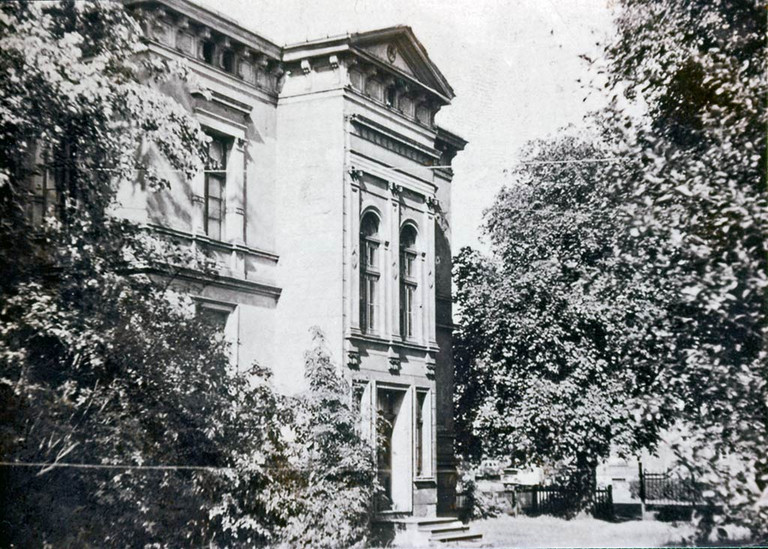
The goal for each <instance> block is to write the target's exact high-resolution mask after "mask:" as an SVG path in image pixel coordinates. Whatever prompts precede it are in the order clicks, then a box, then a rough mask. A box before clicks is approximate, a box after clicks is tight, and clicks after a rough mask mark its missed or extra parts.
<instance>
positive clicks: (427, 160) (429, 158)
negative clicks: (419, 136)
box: [352, 119, 440, 165]
mask: <svg viewBox="0 0 768 549" xmlns="http://www.w3.org/2000/svg"><path fill="white" fill-rule="evenodd" d="M352 122H354V123H355V128H356V130H357V135H358V136H360V137H361V138H363V139H365V140H366V141H370V142H371V143H375V144H377V145H379V146H381V147H384V148H385V149H387V150H390V151H392V152H394V153H396V154H399V155H400V156H404V157H405V158H408V159H410V160H413V161H415V162H418V163H419V164H422V165H430V164H434V162H435V161H436V160H438V159H439V158H440V156H439V154H437V153H436V152H435V153H432V152H431V151H430V152H429V153H428V152H426V150H424V149H422V148H420V147H418V146H417V145H415V144H414V145H411V144H409V143H408V142H407V141H405V140H404V139H396V138H394V137H392V136H390V135H388V134H386V133H384V132H381V131H377V129H376V128H375V127H373V126H372V125H371V124H366V123H364V122H362V121H361V120H360V119H353V120H352Z"/></svg>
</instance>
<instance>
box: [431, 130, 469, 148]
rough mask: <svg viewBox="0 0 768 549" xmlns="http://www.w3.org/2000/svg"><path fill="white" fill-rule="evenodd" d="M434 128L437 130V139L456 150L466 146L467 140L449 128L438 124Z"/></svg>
mask: <svg viewBox="0 0 768 549" xmlns="http://www.w3.org/2000/svg"><path fill="white" fill-rule="evenodd" d="M435 129H436V130H437V139H438V140H439V141H445V142H446V143H448V144H449V145H451V146H452V147H453V148H455V149H456V150H457V151H462V150H464V147H466V146H467V143H469V141H467V140H466V139H464V138H463V137H461V136H460V135H458V134H456V133H453V132H452V131H450V130H446V129H445V128H442V127H440V126H437V127H436V128H435Z"/></svg>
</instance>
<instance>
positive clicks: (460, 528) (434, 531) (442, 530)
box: [429, 524, 469, 536]
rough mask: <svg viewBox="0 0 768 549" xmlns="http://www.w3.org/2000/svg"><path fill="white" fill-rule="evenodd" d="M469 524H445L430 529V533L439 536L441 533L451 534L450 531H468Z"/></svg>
mask: <svg viewBox="0 0 768 549" xmlns="http://www.w3.org/2000/svg"><path fill="white" fill-rule="evenodd" d="M468 531H469V526H465V525H463V524H459V525H458V526H445V527H441V528H433V529H431V530H429V533H431V534H432V535H433V536H437V535H440V534H450V533H458V534H460V533H462V532H468Z"/></svg>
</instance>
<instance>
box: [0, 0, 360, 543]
mask: <svg viewBox="0 0 768 549" xmlns="http://www.w3.org/2000/svg"><path fill="white" fill-rule="evenodd" d="M187 78H188V75H187V73H186V70H185V69H184V68H183V67H181V66H178V67H177V66H171V65H169V64H168V63H164V62H161V61H158V60H157V59H154V58H152V57H149V56H148V55H145V48H144V46H143V45H142V42H141V32H140V29H139V27H138V25H137V24H136V22H135V21H134V20H133V19H131V18H130V17H129V16H128V15H127V14H126V13H125V11H124V10H123V8H122V4H121V3H119V2H115V3H112V2H95V1H94V2H66V1H62V2H45V3H43V2H5V3H3V4H2V5H0V402H2V407H1V408H2V409H1V410H0V418H1V420H0V461H4V462H12V463H16V464H40V463H42V464H53V465H49V466H45V467H42V466H37V465H35V466H33V467H23V466H22V465H14V466H2V467H0V508H2V509H3V520H2V521H1V522H0V545H4V546H5V545H11V546H15V545H21V546H42V545H46V544H50V545H52V546H57V547H59V546H61V547H67V546H81V545H87V544H94V543H95V544H97V545H99V546H127V545H130V546H134V545H142V546H143V545H154V546H190V545H198V544H200V545H202V544H208V543H211V544H218V545H221V546H240V545H246V546H254V545H264V544H273V543H280V542H281V540H283V539H285V537H286V535H287V534H286V531H287V530H286V528H287V527H289V524H290V525H295V524H296V523H295V519H292V518H291V517H294V516H295V515H296V514H297V513H299V512H301V513H308V512H309V511H308V506H310V505H312V502H309V501H304V500H302V499H301V498H303V497H309V496H310V495H312V493H314V492H313V490H320V489H322V490H325V491H326V492H328V493H334V494H335V492H334V487H335V486H336V485H340V486H342V487H343V489H341V490H340V491H339V494H344V495H345V496H349V498H350V499H349V501H341V500H340V499H339V497H340V496H338V495H334V501H333V503H334V505H337V506H336V507H328V508H325V509H320V508H319V507H317V508H313V510H312V512H313V513H316V514H315V515H311V516H313V517H315V518H318V517H320V515H321V514H322V513H324V514H323V515H322V517H321V518H322V520H324V521H325V522H324V523H323V524H325V525H326V532H328V531H329V527H328V526H327V525H328V524H330V521H331V519H333V520H336V521H339V522H338V523H337V524H335V526H336V527H337V528H338V529H339V531H340V533H339V534H338V535H339V536H340V537H337V538H333V539H335V540H347V539H358V538H359V537H360V536H361V533H360V529H359V527H358V526H357V525H358V524H364V522H360V520H359V519H360V514H359V511H360V510H361V509H362V508H363V507H364V503H363V501H364V499H365V497H366V494H367V492H366V490H368V488H359V487H356V486H355V483H356V482H360V483H364V482H365V483H367V481H368V476H366V475H370V471H369V470H368V469H366V470H365V473H364V474H363V473H359V474H357V473H344V472H343V471H342V470H343V469H344V467H345V466H346V465H349V466H350V467H353V466H352V464H351V462H352V461H354V459H353V457H354V456H356V455H358V454H360V455H361V452H362V449H361V448H362V447H361V446H360V445H359V444H358V442H357V441H356V439H354V437H353V436H352V434H351V433H352V431H351V429H352V425H351V423H350V421H351V419H350V415H349V411H348V410H347V411H346V412H344V411H343V409H342V408H343V407H342V405H341V400H339V399H341V396H340V395H338V394H336V393H334V391H337V390H343V389H344V387H343V386H342V385H341V384H340V383H341V382H337V381H333V383H331V381H332V380H331V378H329V377H328V376H327V375H326V373H327V372H325V370H323V368H322V367H320V366H318V367H317V368H315V369H314V370H312V372H313V373H311V374H310V381H311V382H312V384H313V392H312V393H311V394H312V395H315V396H316V397H317V400H313V399H310V401H309V404H307V406H306V407H304V408H302V406H301V405H300V404H299V403H297V402H296V401H295V400H294V399H291V398H288V397H284V396H280V395H278V394H277V393H276V392H275V391H274V390H273V389H272V386H271V384H270V380H269V378H270V376H269V372H268V370H266V369H264V368H260V367H257V366H254V367H252V368H250V369H246V370H238V369H236V368H235V367H233V366H232V364H231V361H230V357H229V353H228V348H227V343H226V342H225V341H224V339H223V337H221V335H220V334H218V332H217V330H216V328H215V326H213V325H210V324H208V323H207V322H206V321H205V319H204V318H200V317H198V316H196V314H195V306H194V303H193V302H192V301H191V299H189V297H187V296H185V295H184V294H182V293H179V292H178V291H176V290H175V289H174V285H173V277H174V276H175V274H176V271H177V269H178V266H184V267H190V266H195V267H196V268H204V265H205V258H201V257H198V256H194V255H192V254H191V253H189V252H188V251H185V250H183V249H181V248H177V247H175V246H174V245H173V243H171V242H168V241H165V240H162V239H159V238H157V237H155V236H153V235H152V234H151V233H148V232H147V231H146V230H145V229H142V228H141V227H138V226H136V225H135V224H132V223H130V222H127V221H125V220H120V219H118V218H116V217H115V216H113V215H112V209H113V206H114V205H115V197H116V192H117V189H118V188H120V186H121V185H125V184H132V183H135V182H136V181H137V180H138V181H140V182H141V183H142V184H144V185H147V186H149V187H151V188H153V189H154V190H156V191H157V192H162V191H163V190H164V189H165V188H166V187H167V186H168V185H169V184H170V183H169V181H167V180H165V179H164V178H163V174H162V173H161V172H158V171H155V168H154V167H153V165H151V164H149V163H147V162H146V161H145V158H147V155H146V154H145V152H146V151H147V150H148V149H151V150H154V151H157V152H159V153H160V154H161V155H162V156H163V157H164V158H165V159H166V160H167V161H168V165H169V166H170V168H172V169H174V170H177V171H180V172H182V173H183V174H186V176H187V177H192V176H193V175H194V173H195V171H196V170H198V169H201V167H202V163H201V159H202V158H203V154H204V149H205V146H206V137H205V136H204V134H203V133H202V131H201V129H200V126H199V124H198V123H197V122H196V121H195V120H194V118H193V117H192V116H191V114H189V113H188V112H187V111H186V110H185V109H184V108H183V107H182V106H181V105H179V104H178V103H176V102H175V101H174V100H173V99H171V98H170V97H168V96H167V95H164V94H163V93H161V92H160V88H161V86H162V85H163V83H164V82H167V81H169V80H174V81H179V80H182V81H183V80H184V79H187ZM44 172H46V174H47V175H46V177H49V179H48V181H49V182H55V190H56V195H55V197H53V198H54V199H53V200H52V202H53V204H52V207H51V208H50V209H49V210H47V211H45V212H39V211H38V212H37V213H35V211H34V210H33V208H32V204H33V203H34V200H33V199H34V197H33V194H34V192H33V188H32V187H31V186H30V182H34V181H35V180H36V178H37V180H38V181H39V180H40V178H42V177H43V173H44ZM33 214H35V215H33ZM41 214H45V215H41ZM318 360H320V359H318ZM325 382H328V383H331V385H329V388H328V389H327V391H328V393H327V398H326V397H325V396H324V397H322V398H321V397H320V396H317V395H321V394H322V395H326V393H324V392H323V391H325V390H326V389H324V387H325V385H324V383H325ZM331 395H336V396H331ZM313 398H314V397H313ZM334 399H336V400H334ZM302 410H304V412H303V415H299V412H300V411H302ZM318 414H320V415H321V416H322V421H320V420H319V419H318V417H319V416H318ZM297 421H301V423H297ZM328 421H339V422H340V423H338V424H334V425H329V424H328V423H327V422H328ZM299 427H301V429H299ZM302 429H303V431H302ZM323 429H330V430H331V431H332V434H333V437H337V438H334V439H333V440H330V439H329V440H328V441H327V442H323V443H322V444H320V443H321V439H323V438H325V439H327V438H328V435H324V434H323V433H322V430H323ZM292 430H296V431H300V432H304V431H306V432H311V433H315V434H317V435H318V437H316V438H317V439H318V444H320V446H318V449H317V451H318V452H321V455H322V456H324V457H325V458H326V459H325V461H324V463H326V464H327V465H326V466H325V468H324V469H323V468H322V467H321V468H318V472H317V473H314V474H316V475H320V477H319V478H320V479H321V480H322V482H320V483H319V484H318V485H317V486H315V485H314V484H306V483H305V484H302V483H301V482H297V480H296V477H297V473H296V467H297V464H298V462H299V460H300V459H304V462H305V464H306V465H311V466H314V465H315V461H313V460H314V457H312V458H311V459H310V457H307V456H309V455H310V454H311V456H314V455H315V454H314V453H311V452H310V454H306V452H305V453H302V452H301V451H300V448H302V447H301V446H297V444H296V443H295V441H294V439H295V438H296V437H295V436H294V437H291V436H290V432H291V431H292ZM320 435H322V436H320ZM313 440H314V439H313ZM334 444H335V446H334ZM347 444H351V445H352V446H351V447H352V450H349V452H352V453H351V454H346V453H345V451H347V450H346V448H347V446H345V445H347ZM356 444H357V445H356ZM313 448H314V447H313ZM355 452H357V453H355ZM353 455H354V456H353ZM297 456H303V457H301V458H300V457H297ZM336 459H338V462H336V461H335V460H336ZM361 459H362V458H361ZM66 464H84V465H86V466H87V468H86V467H79V468H76V467H65V466H63V465H66ZM142 467H150V468H149V469H147V468H142ZM152 467H159V468H152ZM335 468H338V470H337V469H335ZM323 475H324V476H323ZM355 475H357V476H355ZM314 478H315V477H312V479H313V481H314ZM322 501H323V503H324V504H327V503H328V502H329V501H328V500H327V499H326V500H322ZM334 513H336V515H334ZM308 516H309V515H308ZM318 520H320V519H319V518H318ZM289 521H291V522H289ZM345 521H352V524H351V525H350V523H349V522H345ZM318 527H319V526H318V523H313V524H311V525H308V528H318ZM291 535H293V536H294V537H296V536H298V537H300V536H301V535H302V533H296V532H295V531H294V533H293V534H291ZM344 536H346V537H344ZM323 543H325V544H326V545H331V544H332V542H329V541H328V540H323Z"/></svg>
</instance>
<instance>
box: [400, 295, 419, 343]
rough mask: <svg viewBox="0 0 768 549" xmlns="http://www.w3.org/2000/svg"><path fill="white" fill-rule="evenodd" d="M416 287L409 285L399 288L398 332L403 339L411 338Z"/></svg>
mask: <svg viewBox="0 0 768 549" xmlns="http://www.w3.org/2000/svg"><path fill="white" fill-rule="evenodd" d="M415 294H416V287H415V286H414V285H411V284H402V285H401V286H400V331H401V332H402V334H401V335H402V336H403V337H407V338H411V337H413V299H414V295H415Z"/></svg>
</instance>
